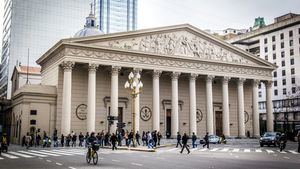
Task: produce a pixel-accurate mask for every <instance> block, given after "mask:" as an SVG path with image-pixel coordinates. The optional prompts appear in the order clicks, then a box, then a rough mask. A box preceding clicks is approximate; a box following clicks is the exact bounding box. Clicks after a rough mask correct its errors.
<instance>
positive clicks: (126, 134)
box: [124, 130, 129, 147]
mask: <svg viewBox="0 0 300 169" xmlns="http://www.w3.org/2000/svg"><path fill="white" fill-rule="evenodd" d="M128 135H129V133H128V130H126V133H125V136H124V138H125V144H126V146H127V147H129V145H128Z"/></svg>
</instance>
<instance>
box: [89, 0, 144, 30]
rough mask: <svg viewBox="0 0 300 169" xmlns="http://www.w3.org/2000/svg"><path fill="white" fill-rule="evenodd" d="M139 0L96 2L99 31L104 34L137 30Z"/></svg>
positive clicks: (98, 0)
mask: <svg viewBox="0 0 300 169" xmlns="http://www.w3.org/2000/svg"><path fill="white" fill-rule="evenodd" d="M137 3H138V2H137V0H95V4H96V5H95V13H96V18H97V24H98V25H99V29H100V30H101V31H103V32H104V33H113V32H122V31H130V30H135V29H136V27H137V5H138V4H137Z"/></svg>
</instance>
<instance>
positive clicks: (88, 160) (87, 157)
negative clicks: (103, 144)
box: [85, 152, 91, 164]
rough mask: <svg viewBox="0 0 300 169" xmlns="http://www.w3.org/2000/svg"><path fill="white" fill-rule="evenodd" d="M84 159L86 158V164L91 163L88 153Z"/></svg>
mask: <svg viewBox="0 0 300 169" xmlns="http://www.w3.org/2000/svg"><path fill="white" fill-rule="evenodd" d="M85 158H86V162H87V163H89V164H90V162H91V156H90V154H89V152H87V153H86V157H85Z"/></svg>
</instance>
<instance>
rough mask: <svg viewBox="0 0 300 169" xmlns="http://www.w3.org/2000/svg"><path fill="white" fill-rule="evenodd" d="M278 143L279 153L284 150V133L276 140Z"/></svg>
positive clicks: (285, 139) (285, 140)
mask: <svg viewBox="0 0 300 169" xmlns="http://www.w3.org/2000/svg"><path fill="white" fill-rule="evenodd" d="M278 142H279V147H280V151H282V150H284V149H285V147H286V142H287V138H286V135H285V134H284V133H282V135H281V136H280V138H279V139H278Z"/></svg>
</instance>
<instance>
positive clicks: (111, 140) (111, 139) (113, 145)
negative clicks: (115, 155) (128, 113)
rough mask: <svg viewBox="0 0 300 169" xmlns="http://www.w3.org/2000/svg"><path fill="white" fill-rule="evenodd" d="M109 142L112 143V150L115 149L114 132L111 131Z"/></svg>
mask: <svg viewBox="0 0 300 169" xmlns="http://www.w3.org/2000/svg"><path fill="white" fill-rule="evenodd" d="M110 142H111V145H112V150H117V146H116V144H117V136H116V135H115V133H112V135H111V136H110Z"/></svg>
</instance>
